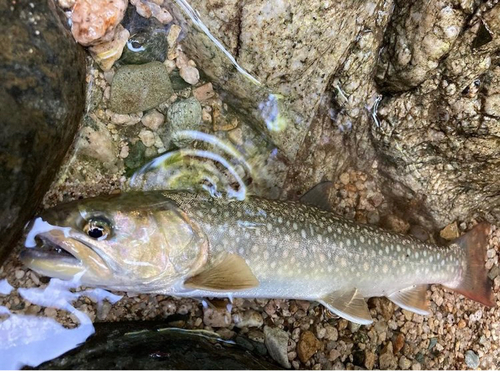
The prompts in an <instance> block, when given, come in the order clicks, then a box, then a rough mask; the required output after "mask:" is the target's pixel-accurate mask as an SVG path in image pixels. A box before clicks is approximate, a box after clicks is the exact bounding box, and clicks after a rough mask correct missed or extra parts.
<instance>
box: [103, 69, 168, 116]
mask: <svg viewBox="0 0 500 371" xmlns="http://www.w3.org/2000/svg"><path fill="white" fill-rule="evenodd" d="M173 92H174V91H173V89H172V85H171V83H170V78H169V77H168V71H167V68H166V67H165V65H164V64H163V63H161V62H150V63H146V64H141V65H130V66H123V67H121V68H119V69H118V70H117V71H116V73H115V76H114V77H113V81H112V82H111V97H110V107H111V110H112V111H114V112H116V113H132V112H138V111H145V110H149V109H151V108H153V107H155V106H157V105H159V104H160V103H163V102H166V101H167V100H168V99H169V98H170V96H171V95H172V94H173Z"/></svg>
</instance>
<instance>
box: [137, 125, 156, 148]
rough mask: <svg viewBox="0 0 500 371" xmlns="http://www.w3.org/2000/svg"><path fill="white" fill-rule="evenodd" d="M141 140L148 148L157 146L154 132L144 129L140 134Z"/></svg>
mask: <svg viewBox="0 0 500 371" xmlns="http://www.w3.org/2000/svg"><path fill="white" fill-rule="evenodd" d="M139 138H140V139H141V141H142V143H143V144H144V145H145V146H146V147H152V146H153V145H154V144H155V140H156V138H155V135H154V133H153V132H152V131H150V130H146V129H142V130H141V132H140V133H139Z"/></svg>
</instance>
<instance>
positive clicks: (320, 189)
mask: <svg viewBox="0 0 500 371" xmlns="http://www.w3.org/2000/svg"><path fill="white" fill-rule="evenodd" d="M332 186H333V183H332V182H330V181H326V182H321V183H318V184H316V185H315V186H314V187H312V188H311V189H310V190H309V191H307V192H306V193H305V194H304V195H303V196H302V197H301V198H300V202H302V203H304V204H306V205H311V206H315V207H317V208H319V209H321V210H325V211H332V207H331V206H330V203H329V202H328V192H329V190H330V188H332Z"/></svg>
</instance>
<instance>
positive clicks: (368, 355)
mask: <svg viewBox="0 0 500 371" xmlns="http://www.w3.org/2000/svg"><path fill="white" fill-rule="evenodd" d="M376 359H377V356H376V355H375V353H373V352H371V351H369V350H365V367H366V369H367V370H373V366H375V361H376Z"/></svg>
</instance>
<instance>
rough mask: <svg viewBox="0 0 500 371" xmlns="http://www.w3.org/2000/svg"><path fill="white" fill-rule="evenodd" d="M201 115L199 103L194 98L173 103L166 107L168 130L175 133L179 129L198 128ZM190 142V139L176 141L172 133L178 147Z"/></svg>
mask: <svg viewBox="0 0 500 371" xmlns="http://www.w3.org/2000/svg"><path fill="white" fill-rule="evenodd" d="M201 116H202V109H201V105H200V102H198V101H197V100H196V99H195V98H188V99H184V100H181V101H178V102H175V103H173V104H172V105H171V106H170V107H168V111H167V123H168V125H169V129H170V132H171V133H173V134H175V132H177V131H181V130H198V129H199V125H200V122H201ZM191 142H192V140H182V141H178V140H176V139H175V135H174V143H175V145H177V146H178V147H184V146H186V145H187V144H189V143H191Z"/></svg>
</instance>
